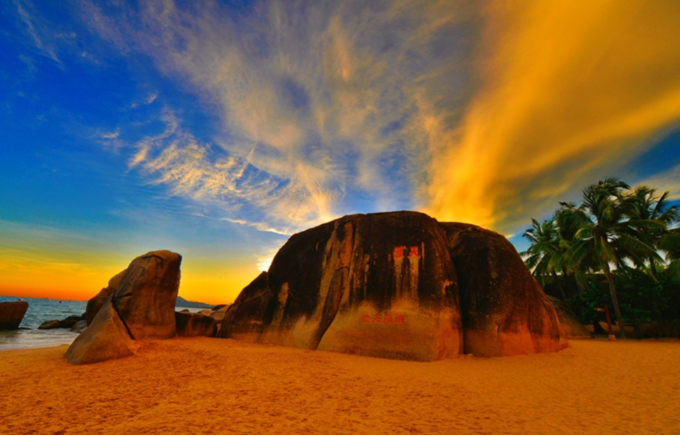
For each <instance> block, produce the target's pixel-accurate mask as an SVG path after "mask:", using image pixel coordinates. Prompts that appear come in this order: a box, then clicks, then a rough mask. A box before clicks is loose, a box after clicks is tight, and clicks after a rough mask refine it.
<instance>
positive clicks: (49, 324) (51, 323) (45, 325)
mask: <svg viewBox="0 0 680 435" xmlns="http://www.w3.org/2000/svg"><path fill="white" fill-rule="evenodd" d="M57 328H61V321H60V320H47V321H45V322H42V323H41V324H40V326H38V329H57Z"/></svg>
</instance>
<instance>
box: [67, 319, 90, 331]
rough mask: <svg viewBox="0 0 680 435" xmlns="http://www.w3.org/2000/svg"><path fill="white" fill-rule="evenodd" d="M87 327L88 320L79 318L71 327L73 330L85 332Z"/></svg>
mask: <svg viewBox="0 0 680 435" xmlns="http://www.w3.org/2000/svg"><path fill="white" fill-rule="evenodd" d="M85 328H87V321H86V320H79V321H77V322H76V323H75V324H74V325H73V326H72V327H71V330H70V331H71V332H83V330H84V329H85Z"/></svg>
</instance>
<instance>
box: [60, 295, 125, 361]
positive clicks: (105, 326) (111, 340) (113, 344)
mask: <svg viewBox="0 0 680 435" xmlns="http://www.w3.org/2000/svg"><path fill="white" fill-rule="evenodd" d="M111 299H112V298H111V296H109V299H107V300H106V302H104V304H103V306H102V307H101V308H100V310H99V312H98V313H97V315H96V316H95V318H94V320H93V321H92V323H91V324H90V326H88V327H87V329H86V330H85V331H83V332H82V333H81V334H80V335H79V336H78V337H76V339H75V341H74V342H73V343H71V346H70V347H69V348H68V350H67V351H66V355H65V356H66V359H67V360H68V362H70V363H71V364H92V363H96V362H101V361H106V360H110V359H117V358H124V357H126V356H130V355H133V354H134V348H135V345H134V342H133V341H132V338H131V337H130V334H129V333H128V331H127V328H126V327H125V325H124V324H123V322H122V320H121V319H120V316H119V315H118V312H117V311H116V309H115V307H114V306H113V301H112V300H111Z"/></svg>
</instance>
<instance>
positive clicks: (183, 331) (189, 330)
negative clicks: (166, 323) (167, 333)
mask: <svg viewBox="0 0 680 435" xmlns="http://www.w3.org/2000/svg"><path fill="white" fill-rule="evenodd" d="M175 325H176V327H177V335H179V336H180V337H214V336H215V331H216V330H217V327H216V324H215V319H213V318H212V317H210V316H206V315H204V314H200V313H185V312H176V313H175Z"/></svg>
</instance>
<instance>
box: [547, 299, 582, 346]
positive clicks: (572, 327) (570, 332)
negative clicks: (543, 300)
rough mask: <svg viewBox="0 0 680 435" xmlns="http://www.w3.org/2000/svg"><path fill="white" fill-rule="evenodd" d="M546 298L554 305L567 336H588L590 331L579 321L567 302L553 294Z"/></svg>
mask: <svg viewBox="0 0 680 435" xmlns="http://www.w3.org/2000/svg"><path fill="white" fill-rule="evenodd" d="M548 299H549V300H550V302H551V303H552V304H553V307H555V312H557V318H558V319H560V325H562V329H563V330H564V333H565V334H566V335H567V337H576V338H590V332H588V330H587V329H586V327H585V326H583V324H582V323H581V322H579V320H578V317H576V314H574V312H573V311H572V310H571V308H569V306H568V305H567V304H565V303H564V302H563V301H562V300H561V299H559V298H556V297H554V296H548Z"/></svg>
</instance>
